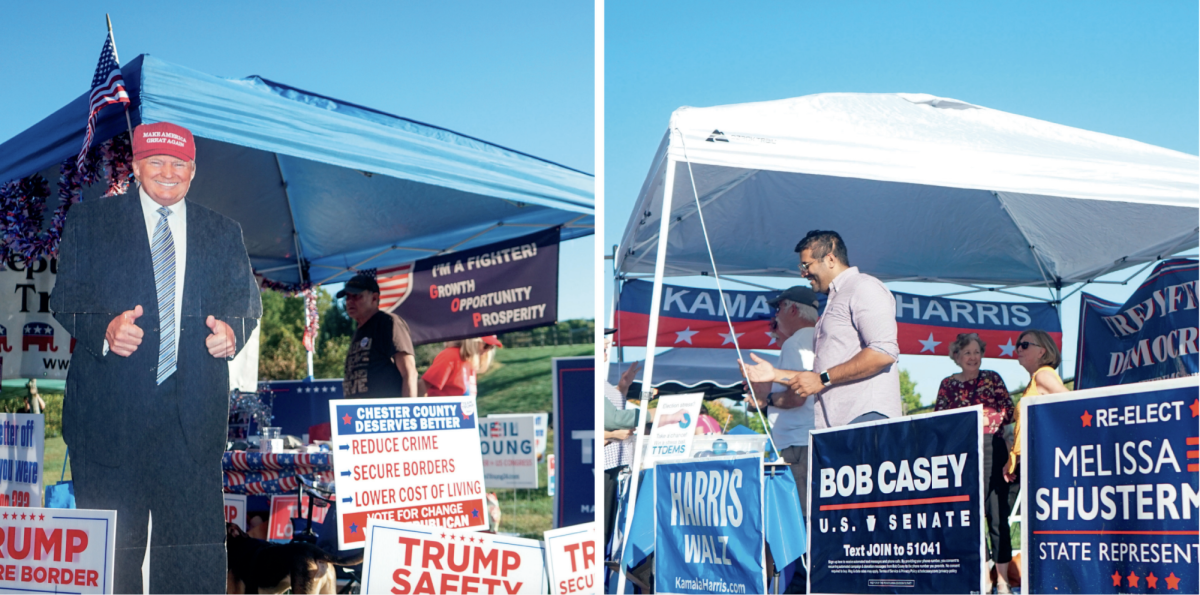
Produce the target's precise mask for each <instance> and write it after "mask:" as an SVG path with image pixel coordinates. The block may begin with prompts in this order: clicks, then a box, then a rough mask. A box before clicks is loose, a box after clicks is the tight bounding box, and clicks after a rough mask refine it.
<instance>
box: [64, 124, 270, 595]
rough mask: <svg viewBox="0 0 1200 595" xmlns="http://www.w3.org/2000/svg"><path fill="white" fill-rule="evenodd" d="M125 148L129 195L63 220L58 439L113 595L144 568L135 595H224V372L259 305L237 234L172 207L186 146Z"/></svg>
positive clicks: (149, 130) (200, 213) (188, 164)
mask: <svg viewBox="0 0 1200 595" xmlns="http://www.w3.org/2000/svg"><path fill="white" fill-rule="evenodd" d="M132 145H133V173H134V176H135V177H136V178H137V181H138V191H137V192H136V193H128V194H125V195H121V196H113V197H110V198H102V199H98V200H89V201H85V202H82V203H79V204H78V205H75V206H74V207H72V208H71V211H70V215H69V216H68V218H67V221H66V225H65V226H64V229H63V235H62V241H61V243H60V244H59V248H58V277H57V280H56V284H55V287H54V291H53V293H52V295H51V298H50V308H51V310H53V312H54V316H55V318H56V319H57V320H58V322H59V323H60V324H62V325H63V326H64V327H65V328H66V330H67V331H68V332H69V333H70V334H71V336H72V338H74V339H75V345H77V347H78V349H77V350H76V351H77V353H73V355H72V359H71V368H70V371H69V373H68V375H67V386H66V397H65V399H64V402H63V437H64V438H65V440H66V442H67V445H68V446H69V447H70V451H71V473H72V476H73V480H74V484H75V485H74V487H75V495H76V500H77V503H78V505H79V507H80V508H87V509H99V510H116V511H117V513H118V514H117V518H118V519H119V522H118V523H117V526H116V541H117V544H116V545H117V549H116V557H115V573H114V584H113V587H114V590H115V592H117V593H141V592H143V588H144V585H142V570H141V569H142V565H143V560H148V561H149V577H150V580H149V585H148V586H145V587H146V588H147V589H148V590H149V592H153V593H217V592H223V590H224V577H225V567H226V565H225V546H224V541H225V527H224V505H223V497H222V494H221V485H222V476H221V453H222V452H223V451H224V449H225V440H226V432H227V430H226V424H227V421H228V409H229V405H228V395H229V365H228V363H227V362H228V360H229V359H230V358H232V357H233V356H234V355H235V354H237V352H238V351H239V350H240V349H241V348H242V346H243V345H245V342H246V339H247V337H249V335H250V333H251V331H253V330H254V327H255V326H256V324H257V319H258V318H259V317H261V316H262V303H261V301H260V300H259V294H258V286H257V284H256V283H255V281H254V277H253V275H252V273H251V269H250V259H249V258H248V257H247V255H246V247H245V244H244V243H243V242H242V230H241V227H240V226H239V225H238V224H237V223H236V222H234V221H233V220H231V219H228V218H226V217H224V216H222V215H220V214H218V213H215V212H213V211H211V210H209V209H207V208H205V207H203V206H200V205H199V204H196V203H194V202H192V201H190V200H185V198H187V197H188V191H189V190H190V188H191V183H192V180H193V179H194V178H195V177H196V145H195V139H194V138H193V137H192V133H191V132H190V131H188V130H187V129H186V128H183V127H182V126H178V125H175V124H171V123H168V122H159V123H155V124H142V125H140V126H138V127H137V128H136V129H135V130H134V131H133V139H132ZM151 527H152V528H151Z"/></svg>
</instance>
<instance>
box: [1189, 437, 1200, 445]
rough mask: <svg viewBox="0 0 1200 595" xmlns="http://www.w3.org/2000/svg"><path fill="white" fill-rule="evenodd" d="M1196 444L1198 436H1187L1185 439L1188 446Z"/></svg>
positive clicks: (1199, 442)
mask: <svg viewBox="0 0 1200 595" xmlns="http://www.w3.org/2000/svg"><path fill="white" fill-rule="evenodd" d="M1197 444H1200V437H1198V436H1188V437H1187V445H1188V446H1196V445H1197Z"/></svg>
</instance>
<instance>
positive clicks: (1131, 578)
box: [1125, 570, 1141, 587]
mask: <svg viewBox="0 0 1200 595" xmlns="http://www.w3.org/2000/svg"><path fill="white" fill-rule="evenodd" d="M1125 578H1127V579H1129V586H1130V587H1136V586H1137V584H1138V579H1139V578H1141V577H1140V576H1138V575H1136V574H1134V572H1133V571H1132V570H1130V571H1129V576H1127V577H1125Z"/></svg>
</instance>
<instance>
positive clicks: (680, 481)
mask: <svg viewBox="0 0 1200 595" xmlns="http://www.w3.org/2000/svg"><path fill="white" fill-rule="evenodd" d="M762 464H763V459H762V457H761V456H757V455H755V456H738V457H719V458H709V459H701V460H699V461H697V460H695V459H676V460H674V461H659V462H658V464H657V465H656V466H655V471H654V515H655V518H654V522H655V529H654V540H655V541H654V573H655V579H654V580H655V582H654V586H655V591H656V592H658V593H766V592H767V588H766V587H767V569H766V547H767V546H766V543H767V542H766V532H765V531H764V530H763V470H762Z"/></svg>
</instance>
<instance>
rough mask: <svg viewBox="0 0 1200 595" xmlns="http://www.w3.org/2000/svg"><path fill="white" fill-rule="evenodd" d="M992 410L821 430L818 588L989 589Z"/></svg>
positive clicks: (813, 494) (815, 484) (813, 531)
mask: <svg viewBox="0 0 1200 595" xmlns="http://www.w3.org/2000/svg"><path fill="white" fill-rule="evenodd" d="M982 411H983V408H982V406H979V405H977V406H975V407H969V408H963V409H955V410H953V411H944V412H939V413H930V414H926V415H914V416H911V417H904V418H900V419H894V420H883V421H877V422H871V423H865V424H857V425H852V426H844V427H840V428H830V429H827V430H818V431H814V432H813V433H812V434H811V438H812V446H811V448H810V449H809V464H808V465H809V466H808V473H809V489H808V498H809V506H810V508H809V510H810V511H811V519H812V521H811V523H812V524H811V526H810V529H809V551H810V552H811V556H812V564H811V566H810V568H811V569H812V571H811V572H810V574H809V593H895V592H909V591H911V592H913V593H971V592H976V593H979V592H982V590H983V581H984V580H985V578H984V576H983V561H984V553H983V549H984V542H983V532H984V526H985V519H984V516H983V499H982V494H983V477H982V476H983V460H982V456H981V452H982V450H983V417H982Z"/></svg>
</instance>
